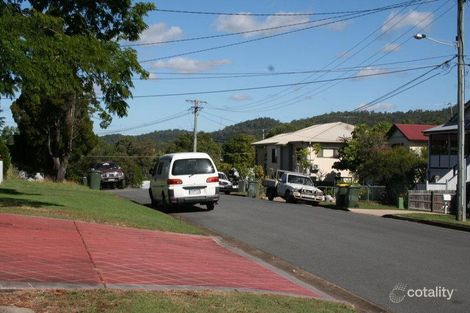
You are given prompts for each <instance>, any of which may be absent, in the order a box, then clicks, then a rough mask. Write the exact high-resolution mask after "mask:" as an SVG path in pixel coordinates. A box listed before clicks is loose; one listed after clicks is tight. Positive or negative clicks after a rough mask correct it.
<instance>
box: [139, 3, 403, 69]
mask: <svg viewBox="0 0 470 313" xmlns="http://www.w3.org/2000/svg"><path fill="white" fill-rule="evenodd" d="M408 6H409V5H408ZM389 9H390V7H383V8H379V9H376V10H374V11H371V12H366V13H362V14H358V15H354V16H352V17H346V18H341V19H339V20H335V21H330V22H325V23H321V24H315V25H313V26H309V27H304V28H300V29H293V30H290V31H286V32H282V33H278V34H272V35H268V36H263V37H259V38H254V39H249V40H244V41H239V42H234V43H230V44H225V45H220V46H215V47H210V48H204V49H199V50H193V51H188V52H183V53H179V54H174V55H169V56H164V57H159V58H151V59H146V60H141V61H139V62H140V63H147V62H153V61H159V60H164V59H170V58H175V57H180V56H185V55H191V54H196V53H201V52H207V51H213V50H218V49H222V48H228V47H233V46H238V45H242V44H245V43H250V42H255V41H261V40H264V39H269V38H274V37H279V36H283V35H288V34H293V33H296V32H301V31H304V30H308V29H313V28H318V27H321V26H326V25H331V24H334V23H339V22H344V21H349V20H352V19H355V18H359V17H363V16H367V15H371V14H373V13H378V12H382V11H386V10H389Z"/></svg>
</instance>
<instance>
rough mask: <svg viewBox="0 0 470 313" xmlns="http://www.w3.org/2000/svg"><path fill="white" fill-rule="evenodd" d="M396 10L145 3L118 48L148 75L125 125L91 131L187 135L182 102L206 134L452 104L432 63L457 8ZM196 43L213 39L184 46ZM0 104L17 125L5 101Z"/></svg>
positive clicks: (308, 1) (449, 83)
mask: <svg viewBox="0 0 470 313" xmlns="http://www.w3.org/2000/svg"><path fill="white" fill-rule="evenodd" d="M403 2H405V0H393V1H372V0H355V1H344V0H329V1H321V0H289V1H287V0H284V1H281V0H257V1H250V0H237V1H233V0H217V1H215V0H212V1H211V0H200V1H188V0H185V1H182V0H171V1H170V0H159V1H157V2H154V3H155V5H156V6H157V9H158V10H157V11H152V12H149V14H148V16H147V17H146V19H145V20H146V22H147V24H148V26H149V27H148V29H147V30H146V31H144V32H143V33H142V35H141V38H140V40H139V41H137V42H123V43H122V45H123V46H127V45H131V47H132V48H134V49H136V51H137V52H138V59H139V61H140V63H141V65H142V66H143V67H144V68H145V69H146V70H147V71H148V72H149V73H150V79H148V80H145V81H144V80H140V79H138V78H137V77H136V79H135V81H134V84H135V88H134V90H133V96H134V98H133V99H130V100H129V101H128V103H129V111H128V116H127V117H125V118H118V117H114V119H113V123H112V124H111V125H110V126H109V127H108V128H107V129H105V130H103V129H100V128H99V120H94V124H95V132H96V133H97V134H98V135H106V134H113V133H121V134H126V135H137V134H142V133H149V132H153V131H155V130H164V129H185V130H192V129H193V115H192V111H191V109H190V107H191V105H192V103H191V102H189V101H188V100H199V101H201V104H200V105H201V107H202V110H201V111H200V112H199V116H198V129H199V130H201V131H206V132H210V131H216V130H219V129H222V128H224V127H226V126H229V125H233V124H236V123H238V122H242V121H246V120H251V119H255V118H260V117H270V118H274V119H277V120H279V121H281V122H289V121H291V120H295V119H301V118H307V117H311V116H314V115H320V114H324V113H328V112H335V111H353V110H369V111H377V112H384V111H385V112H393V111H408V110H415V109H429V110H438V109H442V108H446V107H449V105H450V104H455V103H456V97H457V91H456V89H457V82H456V75H457V70H456V66H454V65H455V59H453V60H452V61H450V63H448V66H441V67H439V66H438V65H440V64H443V63H444V62H445V61H446V60H449V59H452V58H453V57H454V56H455V54H456V49H455V47H453V46H452V44H453V41H454V40H455V34H456V25H457V22H456V17H457V6H456V3H457V1H456V0H452V1H448V0H427V1H422V2H419V3H413V4H412V5H410V4H408V5H407V6H397V7H394V8H385V7H390V6H393V5H397V4H401V3H403ZM467 3H468V2H467ZM465 9H466V11H468V9H469V5H465ZM183 11H184V12H183ZM198 12H199V13H198ZM203 12H205V13H211V14H201V13H203ZM223 13H230V14H223ZM234 13H235V14H234ZM466 16H468V14H466ZM416 33H425V34H426V35H427V37H428V38H431V39H437V40H439V41H443V42H447V43H449V44H450V45H444V44H438V43H435V42H433V41H431V40H416V39H414V38H413V35H415V34H416ZM467 33H468V32H467ZM200 37H211V38H204V39H196V40H191V39H193V38H200ZM467 39H468V36H467ZM162 41H164V42H166V43H161V42H162ZM168 41H173V42H168ZM132 45H133V46H132ZM399 87H400V88H399ZM466 90H467V93H468V91H469V88H468V87H467V88H466ZM0 105H1V108H2V109H3V113H2V114H3V115H4V116H5V117H6V123H7V125H9V126H14V121H13V119H12V117H11V111H10V109H9V106H10V103H9V101H8V100H2V102H1V103H0ZM260 131H262V130H260Z"/></svg>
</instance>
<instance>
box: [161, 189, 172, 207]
mask: <svg viewBox="0 0 470 313" xmlns="http://www.w3.org/2000/svg"><path fill="white" fill-rule="evenodd" d="M160 204H161V208H162V211H163V212H170V210H171V209H172V206H171V205H170V204H169V203H168V201H167V200H166V197H165V194H164V193H163V192H162V202H161V203H160Z"/></svg>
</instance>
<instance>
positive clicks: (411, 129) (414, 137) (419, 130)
mask: <svg viewBox="0 0 470 313" xmlns="http://www.w3.org/2000/svg"><path fill="white" fill-rule="evenodd" d="M436 126H437V125H429V124H393V126H392V128H391V129H390V130H389V131H388V135H389V136H390V135H391V134H392V132H393V131H395V130H398V131H399V132H401V133H402V134H403V136H405V138H406V139H408V140H409V141H428V138H427V137H426V136H425V135H423V131H425V130H427V129H430V128H433V127H436Z"/></svg>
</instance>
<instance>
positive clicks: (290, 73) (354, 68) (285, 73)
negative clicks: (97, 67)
mask: <svg viewBox="0 0 470 313" xmlns="http://www.w3.org/2000/svg"><path fill="white" fill-rule="evenodd" d="M449 56H450V55H447V56H445V57H449ZM440 58H441V59H442V57H440ZM429 59H436V58H434V57H433V58H429ZM424 60H425V59H424V58H423V59H419V61H424ZM392 63H400V62H392ZM386 64H387V63H383V64H374V66H376V67H377V66H382V65H386ZM389 64H390V63H389ZM368 67H370V65H364V66H354V67H349V68H338V69H325V70H309V71H293V72H282V73H281V72H279V73H259V74H236V75H226V76H222V75H220V76H197V77H155V78H148V79H141V78H135V79H134V80H206V79H232V78H252V77H253V78H255V77H266V76H289V75H302V74H312V73H313V74H314V73H344V72H357V71H359V70H363V69H367V68H368ZM403 68H404V67H388V68H387V67H381V70H384V71H394V70H399V69H403ZM153 74H157V73H153Z"/></svg>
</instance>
